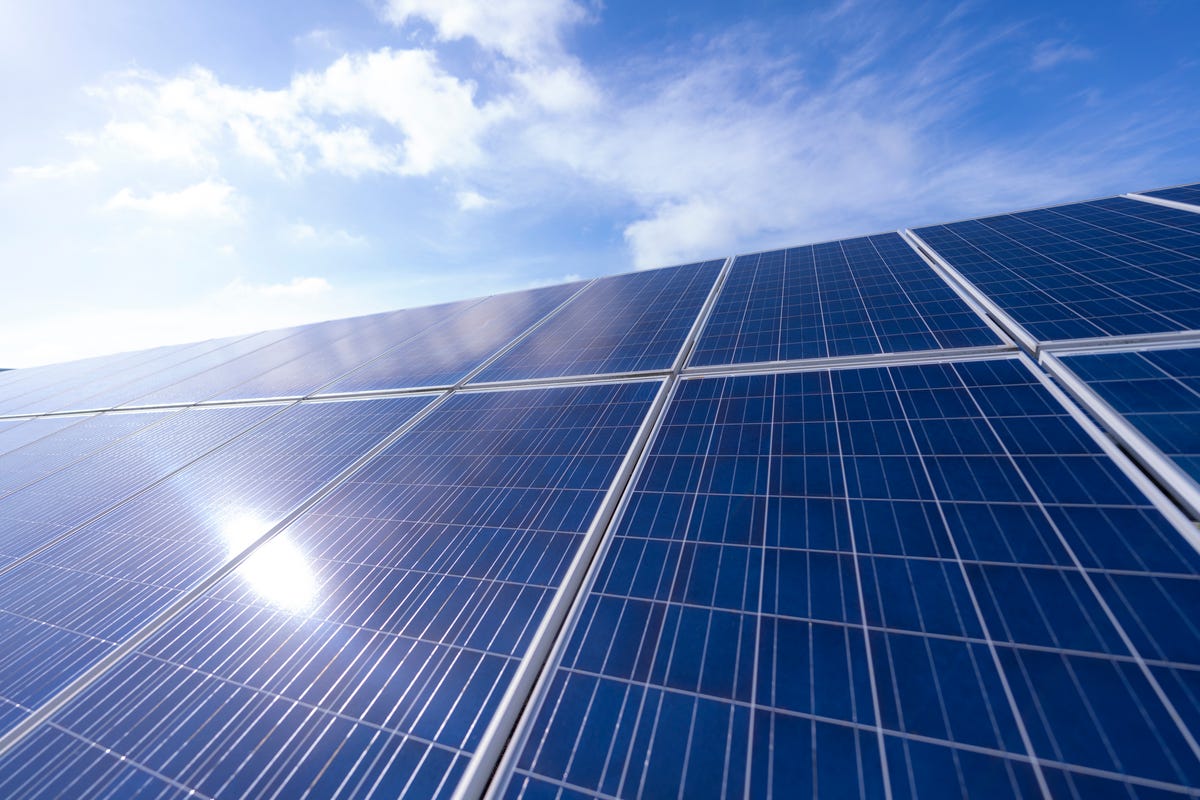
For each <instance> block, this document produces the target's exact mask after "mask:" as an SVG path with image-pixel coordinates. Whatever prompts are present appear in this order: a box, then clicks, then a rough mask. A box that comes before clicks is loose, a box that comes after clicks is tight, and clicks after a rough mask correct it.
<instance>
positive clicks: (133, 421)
mask: <svg viewBox="0 0 1200 800" xmlns="http://www.w3.org/2000/svg"><path fill="white" fill-rule="evenodd" d="M170 414H171V412H156V413H149V412H147V413H135V414H126V413H105V414H94V415H87V416H83V417H44V418H38V419H31V420H28V421H26V422H25V423H24V424H23V425H22V428H21V430H23V431H25V432H26V434H27V435H28V436H29V437H30V438H31V441H29V442H26V443H23V444H22V446H21V447H14V448H13V449H11V450H9V451H8V452H7V453H5V454H4V455H3V456H2V457H0V496H3V495H5V494H8V493H10V492H12V491H14V490H16V489H19V488H20V487H22V486H25V485H27V484H30V483H33V482H35V481H38V480H41V479H42V478H44V477H46V476H47V475H50V474H52V473H54V472H57V471H59V470H61V469H64V468H65V467H67V466H69V465H71V464H74V463H75V462H78V461H80V460H82V459H84V458H86V457H88V456H91V455H93V454H94V453H96V452H98V451H101V450H103V448H105V447H110V446H113V445H117V444H120V443H121V442H122V440H123V439H124V438H125V437H127V436H129V435H131V434H133V433H135V432H137V431H139V430H142V429H143V428H150V427H152V426H154V425H157V424H158V423H160V422H163V421H164V420H166V419H168V418H169V417H170ZM14 433H15V432H14Z"/></svg>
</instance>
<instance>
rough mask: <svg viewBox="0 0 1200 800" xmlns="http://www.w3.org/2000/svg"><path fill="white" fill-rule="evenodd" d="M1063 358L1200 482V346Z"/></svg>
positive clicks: (1115, 407) (1077, 373)
mask: <svg viewBox="0 0 1200 800" xmlns="http://www.w3.org/2000/svg"><path fill="white" fill-rule="evenodd" d="M1059 358H1060V359H1061V360H1062V362H1063V363H1064V364H1066V365H1067V366H1068V367H1070V368H1071V371H1072V372H1074V373H1075V374H1076V375H1077V376H1079V377H1080V378H1081V379H1082V380H1083V381H1084V382H1085V383H1087V384H1088V386H1090V387H1091V388H1092V389H1094V390H1095V391H1096V393H1097V394H1099V395H1100V397H1101V398H1103V399H1104V400H1105V401H1106V402H1107V403H1108V404H1109V405H1110V406H1112V408H1113V409H1114V410H1115V411H1117V412H1118V413H1119V414H1121V415H1122V416H1123V417H1124V418H1125V419H1126V420H1128V421H1129V423H1130V424H1132V425H1133V427H1135V428H1137V430H1138V431H1140V432H1141V433H1142V434H1143V435H1144V436H1145V437H1146V438H1147V439H1149V440H1150V441H1151V442H1152V443H1153V444H1154V445H1155V446H1156V447H1158V449H1159V450H1161V451H1162V452H1163V453H1165V454H1166V455H1168V456H1170V457H1171V459H1172V460H1173V461H1175V463H1176V464H1178V465H1179V466H1180V468H1181V469H1183V471H1184V472H1185V473H1187V474H1188V475H1190V476H1192V478H1193V479H1194V480H1196V481H1200V348H1195V347H1188V348H1181V349H1178V350H1151V351H1146V352H1128V353H1090V354H1083V355H1067V356H1059Z"/></svg>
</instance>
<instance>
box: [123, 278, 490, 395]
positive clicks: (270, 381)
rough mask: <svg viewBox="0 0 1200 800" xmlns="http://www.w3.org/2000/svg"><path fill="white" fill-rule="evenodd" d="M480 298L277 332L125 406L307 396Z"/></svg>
mask: <svg viewBox="0 0 1200 800" xmlns="http://www.w3.org/2000/svg"><path fill="white" fill-rule="evenodd" d="M478 302H479V300H464V301H462V302H458V303H445V304H443V305H437V306H427V307H423V308H410V309H405V310H402V311H392V312H388V313H385V314H373V315H371V316H366V317H352V318H350V319H340V320H334V321H332V322H321V323H317V324H314V325H303V326H301V327H299V328H293V329H288V330H285V331H277V332H275V333H276V334H287V335H286V336H284V337H283V338H279V339H277V340H276V341H273V342H271V343H270V344H267V345H265V346H263V347H259V348H257V349H254V350H253V351H252V352H248V353H245V354H242V355H239V357H237V358H230V359H224V360H220V361H219V363H216V364H214V365H208V364H205V365H203V366H207V367H208V368H207V369H205V370H204V371H198V369H199V367H193V366H188V365H185V366H184V368H181V369H180V370H178V371H172V372H170V373H169V374H168V377H170V378H171V381H172V382H171V383H170V384H169V385H168V384H165V383H160V384H159V387H163V388H157V389H156V390H155V391H151V392H147V393H145V394H142V395H140V396H138V397H136V398H134V399H133V400H131V401H130V402H128V403H125V405H131V406H142V405H156V404H162V403H186V402H195V401H198V400H209V399H213V398H219V399H223V400H235V399H236V400H245V399H255V398H271V397H301V396H305V395H307V394H309V393H310V392H313V391H315V390H316V389H318V388H320V387H321V386H324V385H325V384H327V383H329V382H330V381H332V380H334V379H336V378H338V377H340V376H341V375H344V374H346V373H347V372H349V371H351V370H353V369H355V368H356V367H358V366H361V365H362V364H363V363H365V362H366V361H369V360H371V359H373V358H375V357H376V356H378V355H380V354H382V353H385V352H387V351H388V350H390V349H391V348H393V347H395V346H396V345H397V344H400V343H401V342H403V341H405V340H406V339H408V338H409V337H411V336H413V335H415V334H417V333H420V332H421V331H423V330H424V329H426V328H428V327H430V326H431V325H435V324H437V323H439V322H442V321H444V320H445V319H446V318H447V317H448V316H450V315H453V314H455V313H458V312H459V311H462V310H464V309H467V308H470V307H471V306H473V305H475V304H476V303H478Z"/></svg>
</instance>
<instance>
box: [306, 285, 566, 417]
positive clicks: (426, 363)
mask: <svg viewBox="0 0 1200 800" xmlns="http://www.w3.org/2000/svg"><path fill="white" fill-rule="evenodd" d="M582 286H583V284H581V283H568V284H564V285H561V286H547V287H545V288H542V289H532V290H530V291H527V292H513V293H511V294H502V295H495V296H493V297H489V298H488V299H486V300H484V301H483V302H481V303H479V305H476V306H472V307H471V308H469V309H467V310H465V311H463V312H461V313H459V314H455V315H453V316H450V317H449V318H448V319H447V320H446V321H445V322H443V323H442V324H440V325H435V326H434V327H432V328H429V329H427V330H425V331H424V332H422V333H421V334H419V335H417V336H414V337H413V338H412V339H410V340H408V341H407V342H405V343H404V344H403V345H400V346H399V347H396V348H393V349H392V350H389V351H388V352H386V353H384V354H383V355H382V356H380V357H379V358H377V359H375V360H374V361H371V362H370V363H368V364H365V365H364V366H362V367H360V368H359V369H357V370H355V371H354V372H352V373H350V374H349V375H347V376H345V377H344V378H341V379H339V380H337V381H335V382H334V383H332V384H330V385H328V386H325V387H323V388H322V389H321V392H322V393H325V392H358V391H370V390H375V389H394V388H400V387H406V386H449V385H453V384H455V383H457V382H458V381H459V380H460V379H462V378H463V377H465V376H466V375H467V374H468V373H469V372H470V371H471V370H473V369H475V368H476V367H478V366H480V365H481V364H482V363H483V361H484V360H485V359H486V358H487V357H488V356H490V355H492V354H493V353H495V352H496V351H497V350H499V349H500V348H501V347H504V346H505V345H507V344H508V343H509V342H511V341H512V340H513V339H514V338H516V337H517V336H519V335H520V334H521V333H523V332H524V331H525V330H526V329H527V328H529V327H530V326H531V325H534V324H535V323H537V322H538V321H539V320H540V319H542V318H543V317H544V316H546V315H547V314H549V313H550V312H551V311H553V310H554V309H555V308H557V307H558V306H559V305H560V304H562V303H563V302H564V301H565V300H567V299H568V298H570V297H571V295H573V294H575V292H577V291H579V289H580V288H581V287H582Z"/></svg>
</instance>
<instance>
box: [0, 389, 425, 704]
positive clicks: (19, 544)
mask: <svg viewBox="0 0 1200 800" xmlns="http://www.w3.org/2000/svg"><path fill="white" fill-rule="evenodd" d="M431 399H432V397H431V396H428V395H426V396H409V397H404V398H395V399H386V400H371V401H363V402H356V403H350V402H332V403H331V402H326V403H302V404H300V405H296V406H292V407H290V408H287V409H286V410H281V408H280V407H275V408H270V409H262V408H259V409H256V410H257V411H258V412H259V416H260V417H261V416H262V412H263V411H264V410H265V411H269V412H279V413H276V414H275V415H274V416H271V417H270V418H269V419H265V420H263V422H262V424H261V425H259V426H257V427H255V428H254V429H252V430H250V431H248V432H246V433H244V434H243V435H241V436H239V437H238V438H237V439H234V440H233V441H232V442H230V443H229V444H227V445H225V446H224V447H221V448H220V449H218V450H216V451H215V452H213V453H211V454H210V455H208V456H207V457H205V458H202V459H200V460H199V461H196V462H195V463H192V464H190V465H188V466H187V467H185V468H184V469H182V470H180V471H178V472H176V473H175V474H173V475H171V476H170V477H169V478H167V479H166V480H163V481H161V482H159V483H157V484H156V485H154V486H153V487H152V488H150V489H148V490H147V491H144V492H142V493H141V494H139V495H138V496H137V497H136V498H134V499H132V500H129V501H128V502H125V503H124V504H122V505H120V506H119V507H117V508H116V509H114V510H113V511H112V512H111V513H109V514H107V515H105V516H103V517H102V518H100V519H98V520H96V521H94V522H91V523H89V524H87V525H84V526H83V527H81V528H77V529H75V530H73V531H71V532H70V535H69V536H67V537H66V538H64V539H62V540H61V541H59V542H58V543H57V544H55V545H53V546H51V547H49V548H44V549H40V550H39V549H38V548H39V547H42V546H43V545H45V544H46V543H47V542H46V541H45V538H44V537H41V538H39V537H38V536H36V535H34V532H30V531H21V534H22V535H16V532H15V531H13V530H12V528H13V527H14V526H8V528H9V529H8V530H6V532H5V535H4V536H3V537H2V538H0V552H3V554H4V555H7V556H10V557H18V556H24V559H23V560H22V561H21V563H18V564H16V565H13V566H10V567H9V568H8V569H6V570H5V571H4V572H3V573H2V574H0V636H20V637H21V641H23V642H24V643H25V646H24V647H23V648H21V651H20V654H19V655H18V656H17V661H16V662H15V663H12V664H10V663H6V662H5V661H4V660H3V659H0V696H3V697H4V698H6V699H8V700H10V701H12V702H14V703H17V704H20V705H21V706H24V707H30V706H36V705H39V704H41V703H44V702H45V701H47V700H48V699H49V698H50V697H52V696H53V695H54V693H55V692H57V691H59V690H61V689H62V688H63V687H64V686H65V685H66V684H67V683H69V682H70V681H71V680H73V679H74V678H76V677H78V676H79V675H80V674H81V673H82V672H84V671H85V670H86V669H87V668H88V667H90V666H92V665H93V664H94V663H95V662H96V661H98V660H99V659H100V658H101V657H103V656H104V655H106V654H108V653H109V652H111V651H112V649H113V648H114V647H115V646H116V645H117V644H118V643H120V642H121V641H122V640H124V639H126V638H128V637H129V636H130V635H132V634H133V633H134V632H135V631H137V630H138V629H139V628H141V627H142V626H144V625H146V624H148V623H149V622H150V621H151V620H153V619H154V617H155V616H156V615H157V614H159V613H161V612H162V611H163V610H164V609H165V608H166V607H167V606H168V605H169V604H170V603H171V602H173V601H175V600H177V599H178V598H179V597H180V596H181V595H182V594H183V592H185V591H187V590H188V589H190V588H192V587H193V586H195V585H196V584H198V583H199V582H200V581H201V580H203V579H204V578H206V577H207V576H209V575H211V574H212V573H214V572H215V571H216V570H217V569H219V568H220V567H222V566H223V565H224V564H226V563H227V562H228V561H229V560H230V559H232V558H233V557H235V556H237V555H238V554H239V553H240V552H241V551H242V550H244V549H245V548H247V547H249V546H250V545H251V544H252V543H253V542H254V540H255V539H256V538H257V537H258V536H260V535H262V534H263V533H265V532H266V531H267V530H269V529H270V528H271V526H273V525H274V524H276V523H277V522H278V521H279V520H281V519H282V518H283V517H284V516H285V515H286V514H287V513H289V512H290V511H292V510H293V509H294V508H296V507H297V506H298V505H299V504H300V503H301V502H302V501H304V500H305V499H306V498H307V497H308V496H310V495H311V494H312V493H313V492H315V491H316V490H317V489H319V488H321V487H322V486H324V485H325V484H326V483H327V482H328V481H330V480H331V479H332V478H334V477H335V476H336V475H337V474H338V473H339V472H340V471H341V470H343V469H344V468H345V467H347V466H348V465H349V464H350V463H351V462H353V461H354V460H355V459H356V458H357V457H359V456H361V455H362V454H363V453H365V452H366V451H367V450H368V449H370V447H371V446H372V445H374V444H376V443H377V442H379V441H380V440H382V439H383V438H384V437H385V436H386V435H387V434H389V433H391V432H392V431H393V430H395V429H396V428H398V427H399V426H400V425H401V424H402V423H404V422H405V421H406V420H408V419H409V418H410V417H411V416H412V415H413V414H414V413H416V412H417V411H419V410H420V409H421V408H422V407H424V406H425V405H426V404H428V403H429V402H430V400H431ZM188 416H190V417H192V418H193V428H194V429H193V430H179V426H178V425H177V426H176V429H175V430H174V431H173V432H172V433H173V435H174V436H176V437H179V438H183V439H188V440H191V452H182V453H181V454H180V455H181V457H187V456H195V455H198V453H196V452H195V449H196V448H197V447H203V446H205V445H208V446H211V445H212V444H213V442H212V439H213V438H214V437H220V436H227V435H228V429H229V425H230V424H231V420H236V421H237V423H236V424H238V425H244V424H245V421H246V420H245V417H246V414H245V410H242V411H241V412H239V411H237V410H232V409H225V408H218V409H205V410H197V411H192V412H188V413H187V414H186V415H180V417H179V419H180V421H182V420H184V419H186V417H188ZM197 426H202V427H197ZM202 441H203V442H204V444H203V445H202V444H201V442H202ZM180 449H181V450H182V448H180ZM76 480H78V477H76ZM130 488H132V486H130V485H124V486H123V488H122V489H121V491H123V492H127V491H129V489H130ZM17 496H19V495H17ZM14 497H16V496H14ZM5 507H6V506H5ZM85 513H86V512H85ZM71 521H72V520H63V521H62V522H61V527H62V528H66V527H68V526H69V525H70V523H71ZM54 532H55V533H57V532H58V530H57V529H56V530H55V531H54ZM36 533H41V530H40V529H39V530H38V531H37V532H36ZM277 557H278V558H282V559H284V560H285V561H286V554H284V555H283V556H278V555H277ZM302 577H303V576H288V578H289V580H292V581H298V580H299V579H300V578H302ZM277 588H279V587H277ZM285 588H286V587H285ZM30 664H38V665H39V666H38V667H37V668H36V669H30V668H29V665H30ZM22 669H24V670H26V671H25V672H21V670H22Z"/></svg>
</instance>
